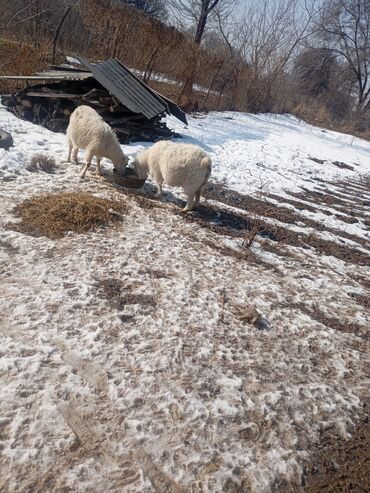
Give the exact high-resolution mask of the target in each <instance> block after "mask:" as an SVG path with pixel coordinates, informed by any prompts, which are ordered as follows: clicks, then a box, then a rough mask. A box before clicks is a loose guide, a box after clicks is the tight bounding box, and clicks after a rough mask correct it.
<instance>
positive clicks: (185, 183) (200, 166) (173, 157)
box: [134, 141, 212, 211]
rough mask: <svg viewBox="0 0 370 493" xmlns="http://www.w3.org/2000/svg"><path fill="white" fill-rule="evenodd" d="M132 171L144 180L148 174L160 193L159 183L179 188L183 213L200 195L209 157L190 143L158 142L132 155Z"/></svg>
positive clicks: (210, 162) (203, 186) (210, 165)
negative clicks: (184, 200)
mask: <svg viewBox="0 0 370 493" xmlns="http://www.w3.org/2000/svg"><path fill="white" fill-rule="evenodd" d="M134 167H135V171H136V173H137V174H138V176H140V177H142V178H144V177H145V176H146V175H147V174H149V175H150V176H151V177H152V178H153V179H154V180H155V182H156V183H157V185H158V194H159V195H160V194H161V193H162V184H163V183H166V185H170V186H173V187H183V189H184V192H185V194H186V195H187V205H186V207H185V209H184V211H188V210H191V209H192V208H193V207H194V206H197V205H198V204H199V200H200V196H201V194H202V192H203V190H204V188H205V186H206V184H207V181H208V179H209V177H210V174H211V169H212V161H211V158H210V157H209V156H208V155H207V154H206V153H205V152H204V151H203V149H201V148H200V147H198V146H195V145H193V144H175V143H174V142H170V141H160V142H157V143H156V144H154V145H153V146H151V147H149V149H146V150H145V151H143V152H141V153H140V154H139V155H138V156H136V158H135V161H134Z"/></svg>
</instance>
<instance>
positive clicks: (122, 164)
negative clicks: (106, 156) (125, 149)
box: [114, 154, 128, 176]
mask: <svg viewBox="0 0 370 493" xmlns="http://www.w3.org/2000/svg"><path fill="white" fill-rule="evenodd" d="M127 165H128V157H127V156H126V155H125V154H123V155H122V158H121V159H120V160H119V161H117V162H115V163H114V169H115V170H116V171H117V173H118V174H120V175H122V176H123V175H124V172H125V168H126V166H127Z"/></svg>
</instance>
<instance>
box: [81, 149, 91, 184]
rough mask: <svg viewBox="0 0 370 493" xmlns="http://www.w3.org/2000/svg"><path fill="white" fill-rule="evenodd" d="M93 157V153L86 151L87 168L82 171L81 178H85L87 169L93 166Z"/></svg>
mask: <svg viewBox="0 0 370 493" xmlns="http://www.w3.org/2000/svg"><path fill="white" fill-rule="evenodd" d="M92 158H93V155H92V154H91V153H90V152H86V154H85V161H86V165H85V168H84V170H83V171H82V173H81V175H80V176H81V178H85V175H86V171H87V170H88V169H89V168H90V166H91V161H92Z"/></svg>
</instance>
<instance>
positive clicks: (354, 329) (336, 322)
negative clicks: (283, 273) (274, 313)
mask: <svg viewBox="0 0 370 493" xmlns="http://www.w3.org/2000/svg"><path fill="white" fill-rule="evenodd" d="M292 308H297V309H299V310H300V311H301V312H302V313H305V314H306V315H308V316H309V317H311V318H312V319H313V320H316V321H317V322H319V323H321V324H323V325H325V326H326V327H329V328H330V329H333V330H336V331H339V332H344V333H352V334H355V335H356V336H358V337H361V338H362V339H364V340H365V341H368V340H370V334H369V332H368V330H367V328H366V327H365V326H361V325H359V324H356V323H353V322H347V321H345V320H340V319H338V318H335V317H329V316H327V315H325V313H323V312H322V311H321V310H320V308H319V307H318V306H312V307H308V306H306V305H304V304H303V303H302V304H297V305H294V306H292Z"/></svg>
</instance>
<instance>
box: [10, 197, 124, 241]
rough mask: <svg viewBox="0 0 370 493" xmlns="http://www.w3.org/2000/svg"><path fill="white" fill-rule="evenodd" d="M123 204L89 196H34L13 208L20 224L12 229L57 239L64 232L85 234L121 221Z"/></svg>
mask: <svg viewBox="0 0 370 493" xmlns="http://www.w3.org/2000/svg"><path fill="white" fill-rule="evenodd" d="M124 208H125V207H124V204H123V203H122V202H117V201H113V200H108V199H101V198H98V197H95V196H94V195H91V194H89V193H82V192H71V193H66V192H61V193H47V194H44V195H36V196H34V197H31V198H30V199H26V200H24V201H23V202H22V203H21V204H19V205H18V206H17V207H16V208H15V213H16V214H17V215H18V216H20V218H21V220H22V221H21V223H19V224H14V225H13V229H16V230H17V231H20V232H22V233H26V234H29V235H31V236H47V237H48V238H51V239H56V238H61V237H62V236H64V235H65V234H66V233H67V232H68V231H73V232H75V233H86V232H87V231H89V230H91V229H93V228H95V227H97V226H100V225H104V224H108V223H110V222H112V221H117V220H120V219H121V218H122V216H121V214H120V213H121V212H123V210H124Z"/></svg>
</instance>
